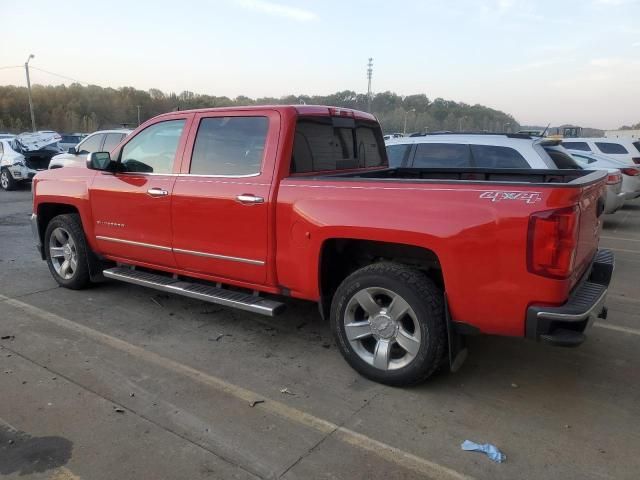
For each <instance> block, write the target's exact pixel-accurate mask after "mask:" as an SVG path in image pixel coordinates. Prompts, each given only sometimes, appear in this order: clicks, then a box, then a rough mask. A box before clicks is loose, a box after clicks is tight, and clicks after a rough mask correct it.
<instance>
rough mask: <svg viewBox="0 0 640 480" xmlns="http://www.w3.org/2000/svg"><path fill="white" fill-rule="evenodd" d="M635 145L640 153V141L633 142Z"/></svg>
mask: <svg viewBox="0 0 640 480" xmlns="http://www.w3.org/2000/svg"><path fill="white" fill-rule="evenodd" d="M633 146H634V147H635V148H636V150H638V153H640V142H633Z"/></svg>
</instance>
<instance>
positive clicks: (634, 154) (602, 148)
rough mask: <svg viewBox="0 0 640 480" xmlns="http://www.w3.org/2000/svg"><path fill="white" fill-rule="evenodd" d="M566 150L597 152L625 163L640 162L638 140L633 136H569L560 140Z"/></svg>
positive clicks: (639, 141)
mask: <svg viewBox="0 0 640 480" xmlns="http://www.w3.org/2000/svg"><path fill="white" fill-rule="evenodd" d="M562 145H563V146H564V147H565V148H566V149H567V150H578V151H581V152H586V153H598V154H602V155H606V156H607V157H610V158H613V159H615V160H621V161H623V162H625V163H627V164H632V165H634V164H635V165H639V164H640V140H636V139H633V138H606V137H603V138H571V139H568V140H567V139H564V140H562Z"/></svg>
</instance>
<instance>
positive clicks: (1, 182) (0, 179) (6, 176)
mask: <svg viewBox="0 0 640 480" xmlns="http://www.w3.org/2000/svg"><path fill="white" fill-rule="evenodd" d="M17 186H18V182H16V181H15V180H14V178H13V175H11V173H10V172H9V170H8V169H7V168H3V169H2V170H0V187H2V189H3V190H8V191H9V190H15V189H16V187H17Z"/></svg>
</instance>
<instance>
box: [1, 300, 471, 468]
mask: <svg viewBox="0 0 640 480" xmlns="http://www.w3.org/2000/svg"><path fill="white" fill-rule="evenodd" d="M0 301H2V302H4V303H6V304H8V305H11V306H12V307H15V308H17V309H19V310H22V311H23V312H25V313H27V314H29V315H32V316H34V317H37V318H40V319H41V320H45V321H47V322H50V323H53V324H55V325H57V326H59V327H62V328H65V329H68V330H71V331H74V332H76V333H79V334H81V335H84V336H86V337H88V338H90V339H92V340H94V341H97V342H100V343H102V344H104V345H108V346H109V347H111V348H114V349H116V350H120V351H122V352H125V353H127V354H129V355H132V356H135V357H138V358H140V359H142V360H145V361H147V362H149V363H153V364H155V365H158V366H160V367H162V368H165V369H167V370H171V371H173V372H175V373H178V374H181V375H184V376H186V377H188V378H190V379H191V380H194V381H196V382H199V383H202V384H205V385H207V386H209V387H211V388H215V389H216V390H218V391H221V392H224V393H226V394H228V395H231V396H233V397H235V398H237V399H239V400H242V401H244V402H247V403H249V402H251V401H253V400H255V399H256V398H264V399H265V400H267V401H266V402H265V403H261V404H259V405H256V407H255V408H261V409H263V410H266V411H268V412H269V413H271V414H274V415H277V416H279V417H281V418H284V419H286V420H289V421H291V422H294V423H298V424H300V425H304V426H306V427H308V428H312V429H314V430H316V431H318V432H320V433H322V434H325V435H335V436H336V438H338V439H340V440H342V441H343V442H345V443H348V444H350V445H353V446H355V447H358V448H360V449H362V450H365V451H367V452H370V453H372V454H374V455H377V456H378V457H380V458H382V459H384V460H386V461H389V462H392V463H395V464H396V465H399V466H401V467H404V468H406V469H409V470H412V471H414V472H417V473H419V474H421V475H425V476H428V477H429V478H433V479H458V480H473V477H470V476H468V475H465V474H463V473H460V472H457V471H456V470H453V469H451V468H448V467H445V466H444V465H440V464H439V463H436V462H433V461H431V460H427V459H425V458H422V457H418V456H416V455H413V454H411V453H409V452H405V451H403V450H400V449H399V448H396V447H392V446H391V445H387V444H386V443H383V442H379V441H378V440H375V439H373V438H371V437H368V436H366V435H363V434H361V433H357V432H355V431H353V430H350V429H348V428H344V427H341V426H339V425H337V424H335V423H333V422H330V421H327V420H324V419H322V418H319V417H316V416H315V415H312V414H310V413H307V412H304V411H302V410H298V409H296V408H293V407H290V406H288V405H286V404H284V403H281V402H278V401H277V400H271V399H268V398H266V397H265V396H264V395H261V394H258V393H257V392H253V391H251V390H248V389H246V388H243V387H240V386H238V385H234V384H232V383H229V382H227V381H226V380H223V379H221V378H218V377H214V376H213V375H209V374H208V373H205V372H202V371H200V370H196V369H195V368H192V367H189V366H188V365H184V364H182V363H179V362H176V361H175V360H171V359H169V358H166V357H162V356H160V355H158V354H157V353H154V352H151V351H149V350H145V349H144V348H142V347H138V346H137V345H133V344H131V343H128V342H125V341H124V340H121V339H119V338H116V337H112V336H111V335H107V334H106V333H102V332H99V331H98V330H94V329H92V328H90V327H87V326H85V325H81V324H79V323H76V322H74V321H72V320H68V319H66V318H63V317H61V316H59V315H56V314H54V313H51V312H47V311H46V310H43V309H41V308H38V307H35V306H33V305H29V304H28V303H24V302H21V301H20V300H16V299H13V298H10V297H5V296H4V295H0Z"/></svg>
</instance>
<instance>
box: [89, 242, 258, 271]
mask: <svg viewBox="0 0 640 480" xmlns="http://www.w3.org/2000/svg"><path fill="white" fill-rule="evenodd" d="M96 239H98V240H104V241H105V242H114V243H124V244H126V245H133V246H136V247H145V248H153V249H156V250H162V251H164V252H174V253H182V254H185V255H193V256H196V257H205V258H214V259H216V260H228V261H230V262H239V263H248V264H249V265H264V263H265V262H264V261H262V260H254V259H251V258H242V257H232V256H230V255H220V254H217V253H207V252H198V251H196V250H185V249H183V248H171V247H165V246H164V245H155V244H153V243H144V242H135V241H133V240H124V239H122V238H113V237H105V236H102V235H96Z"/></svg>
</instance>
